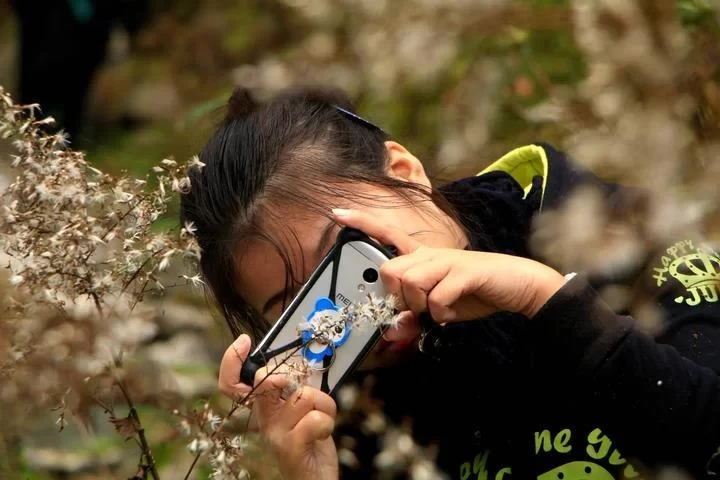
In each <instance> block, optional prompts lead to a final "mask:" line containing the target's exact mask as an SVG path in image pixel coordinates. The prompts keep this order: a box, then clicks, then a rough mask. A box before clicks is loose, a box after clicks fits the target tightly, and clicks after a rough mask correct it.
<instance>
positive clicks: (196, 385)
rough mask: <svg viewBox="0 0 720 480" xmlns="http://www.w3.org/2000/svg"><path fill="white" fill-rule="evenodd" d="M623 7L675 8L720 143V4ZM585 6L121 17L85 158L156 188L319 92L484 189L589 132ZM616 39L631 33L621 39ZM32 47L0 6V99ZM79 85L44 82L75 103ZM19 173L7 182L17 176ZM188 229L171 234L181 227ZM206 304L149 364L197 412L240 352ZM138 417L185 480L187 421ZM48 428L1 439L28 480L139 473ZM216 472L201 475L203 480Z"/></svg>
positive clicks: (77, 140)
mask: <svg viewBox="0 0 720 480" xmlns="http://www.w3.org/2000/svg"><path fill="white" fill-rule="evenodd" d="M56 1H58V2H60V1H61V0H56ZM22 2H23V0H18V1H17V2H16V3H18V4H19V3H22ZM71 3H75V4H81V3H83V2H71ZM120 3H122V2H120ZM126 3H127V4H128V5H129V6H127V7H126V8H138V9H140V8H141V7H137V6H133V5H135V4H137V5H139V4H141V3H142V2H135V3H133V2H126ZM574 3H577V4H581V3H583V2H574ZM606 3H612V2H606ZM615 3H617V2H615ZM623 3H624V2H620V3H619V4H623ZM627 3H628V5H629V4H633V5H634V4H635V3H637V4H638V5H640V6H641V7H642V8H644V9H645V10H648V11H652V12H655V10H657V12H660V13H658V15H660V14H661V13H662V12H663V10H662V9H663V8H666V9H670V10H671V14H672V16H673V18H675V19H677V20H678V22H679V24H680V25H682V29H683V31H684V35H686V37H687V39H688V40H689V47H688V49H689V50H688V53H687V54H685V55H684V58H686V59H689V60H687V63H685V65H686V68H687V71H686V72H684V73H687V74H688V78H689V79H690V80H689V82H690V84H691V85H690V86H689V87H688V90H693V89H696V90H697V91H698V92H699V93H698V94H697V98H702V99H703V102H702V103H701V104H700V106H699V107H698V109H697V111H695V112H694V113H693V115H692V117H693V125H695V126H696V127H697V128H696V131H695V133H696V134H697V135H698V136H700V137H703V138H706V139H709V140H708V141H710V142H714V141H715V139H717V133H718V132H719V131H720V128H719V127H718V122H717V119H718V116H717V113H718V112H719V111H720V108H718V105H720V88H718V86H717V82H718V71H717V69H718V65H720V56H719V55H718V47H719V46H720V42H719V41H718V40H720V29H719V28H718V19H717V15H716V12H715V11H714V9H713V7H714V5H713V4H712V2H711V1H710V0H677V1H665V0H662V1H657V2H655V1H654V0H648V1H644V2H642V1H641V2H629V1H628V2H627ZM619 4H618V5H619ZM575 7H576V8H580V7H578V6H577V5H576V6H575ZM572 8H573V6H572V5H571V2H570V1H569V0H525V1H522V0H516V1H504V0H485V1H480V0H476V1H473V0H446V1H442V0H439V1H433V0H414V1H402V2H401V1H400V0H245V1H242V2H238V1H235V0H202V1H201V0H149V1H148V2H147V3H146V4H143V7H142V10H138V11H136V12H133V11H130V12H125V13H126V14H128V15H129V16H130V17H131V18H133V22H132V28H130V29H128V28H126V27H125V26H123V25H121V24H119V23H118V22H113V23H112V28H111V30H110V34H109V40H108V42H107V46H106V48H105V52H106V53H105V56H104V58H103V59H102V62H101V64H100V66H99V68H98V69H97V71H96V72H95V75H94V76H93V77H92V81H91V83H89V84H88V89H89V96H88V102H87V104H86V108H85V109H84V111H83V112H82V113H83V115H82V126H81V129H80V130H79V132H78V133H77V135H75V136H74V137H73V138H71V139H70V140H71V145H72V146H73V147H74V148H79V149H82V150H84V151H86V152H87V157H88V159H89V160H90V162H91V163H92V164H94V165H97V166H98V167H99V168H101V169H103V170H107V171H109V172H116V173H119V172H122V171H125V170H127V171H129V172H131V173H132V174H136V175H144V174H145V172H146V171H147V170H148V169H149V168H150V167H151V165H153V164H155V163H157V162H158V161H159V160H160V159H163V158H168V157H173V158H175V159H178V160H185V159H187V158H189V157H190V156H192V155H193V154H195V153H196V152H197V151H198V150H199V149H200V148H201V147H202V145H203V142H204V140H205V139H206V138H207V137H208V136H209V133H210V132H211V130H212V129H213V126H214V125H215V124H216V123H217V122H218V121H219V120H220V119H221V118H222V115H223V106H224V104H225V102H226V101H227V98H228V97H229V95H230V93H231V91H232V89H233V88H234V87H235V86H238V85H242V86H248V87H251V88H253V89H255V90H256V91H257V92H258V94H259V95H261V96H262V95H269V94H271V93H272V92H273V91H276V90H278V89H281V88H283V87H285V86H288V85H292V84H294V83H296V82H319V83H325V84H332V85H337V86H340V87H342V88H344V89H346V90H347V91H348V92H349V93H350V94H351V96H352V98H353V99H355V100H356V101H357V105H358V109H359V112H360V113H361V114H362V115H364V116H366V117H368V118H369V119H371V120H373V121H374V122H376V123H378V124H379V125H381V126H382V127H383V128H384V129H386V130H387V131H389V132H390V133H391V134H392V135H393V136H395V137H396V138H397V139H399V141H400V142H402V143H403V144H405V145H407V146H408V147H409V148H410V150H411V151H413V152H414V153H415V154H416V155H417V156H418V157H419V158H421V159H423V161H424V162H425V163H426V165H427V167H428V168H429V170H430V172H431V173H432V174H433V175H434V176H436V177H438V178H453V177H457V176H460V175H464V174H470V173H475V172H477V171H478V170H480V169H481V168H482V167H483V166H485V165H487V164H488V163H489V162H491V161H493V160H494V159H496V158H498V157H499V156H500V155H502V154H503V153H505V152H506V151H508V150H509V149H511V148H513V147H516V146H520V145H523V144H525V143H528V142H532V141H535V140H544V141H549V142H551V143H554V144H557V145H558V146H560V147H564V146H565V143H566V141H567V138H568V137H569V136H570V135H572V134H573V133H574V128H575V127H576V126H577V123H575V122H574V121H570V120H568V119H567V117H562V116H561V115H560V114H559V113H557V112H558V111H557V108H556V107H554V104H553V103H552V98H555V97H557V96H563V95H564V94H565V92H571V91H573V89H574V88H576V87H577V86H578V84H579V83H580V82H582V81H584V80H585V79H586V77H587V76H588V71H589V70H588V53H587V49H586V50H585V51H584V50H583V49H581V48H580V47H579V45H578V32H577V28H576V27H577V25H575V24H574V22H575V21H576V18H577V17H576V16H575V15H574V14H573V10H572ZM618 8H620V7H618ZM652 12H651V13H652ZM657 12H656V13H657ZM133 14H136V15H133ZM648 15H649V14H648ZM610 20H612V19H610V18H609V19H608V21H610ZM38 28H39V29H42V28H43V27H42V24H40V23H38ZM617 28H618V35H620V34H621V28H622V25H618V26H617ZM658 35H660V34H658ZM19 38H20V25H19V19H18V17H17V16H16V15H15V12H14V10H13V9H12V8H11V6H10V4H9V3H7V2H6V1H3V0H0V85H3V86H5V87H6V89H8V90H9V91H10V92H11V93H12V92H15V91H16V89H17V88H18V85H19V56H18V55H19V49H20V45H19V42H20V40H19ZM56 39H57V40H58V41H60V40H62V38H61V37H57V38H56ZM45 41H46V42H52V41H53V40H52V38H47V39H46V40H45ZM46 45H48V52H52V51H56V50H52V49H50V48H49V45H50V44H49V43H46ZM58 54H59V53H58ZM64 54H65V55H68V56H82V55H84V52H83V50H82V49H77V50H73V51H65V52H64ZM66 73H67V72H63V71H62V69H60V70H59V71H55V72H54V73H53V74H52V75H50V76H48V77H47V78H43V79H42V81H43V82H47V83H48V84H53V85H55V86H57V87H59V88H65V86H64V82H66V81H68V80H67V78H66V75H65V74H66ZM692 82H695V83H692ZM577 108H578V109H579V110H580V111H582V109H583V108H584V107H583V106H582V105H578V106H577ZM47 113H52V112H47ZM60 127H63V125H62V122H61V123H60ZM2 148H3V147H2V146H0V153H2ZM3 158H4V157H3ZM6 163H8V162H6ZM8 169H9V166H8V165H7V164H6V165H2V166H0V172H4V173H5V174H6V175H11V174H9V173H7V172H8ZM600 173H603V172H600ZM604 173H606V174H607V175H609V176H612V175H615V174H616V172H615V171H613V170H611V169H609V170H607V171H606V172H604ZM175 213H176V211H175V210H173V209H171V211H170V213H169V215H168V217H167V218H166V219H165V220H164V221H163V223H162V224H161V227H163V226H164V227H166V228H170V227H176V223H177V220H176V218H175ZM203 305H204V298H202V296H198V295H196V294H190V293H187V292H184V293H181V294H179V295H175V298H174V299H173V303H172V304H165V306H164V307H163V311H164V312H172V313H171V314H169V315H166V317H168V318H172V320H162V321H164V322H165V323H164V324H163V325H164V328H165V330H164V336H162V338H160V339H159V340H158V341H157V342H156V343H155V344H154V345H150V346H148V348H147V351H146V352H145V354H146V356H147V357H148V358H153V359H155V360H157V359H161V361H162V362H165V363H166V364H169V365H171V366H172V367H173V369H174V371H175V373H176V377H175V378H174V379H173V381H174V382H175V384H176V386H178V385H179V386H180V387H181V388H180V390H182V393H183V395H185V396H187V397H188V398H190V399H191V400H192V399H201V398H206V397H212V396H214V395H215V392H214V382H215V372H216V367H217V365H218V363H219V358H220V355H221V352H222V351H223V350H224V348H225V345H227V344H228V343H229V341H230V340H231V339H230V338H228V333H227V332H226V331H225V328H224V326H223V325H222V324H221V322H219V321H217V319H214V318H213V317H212V315H211V314H210V313H208V312H206V311H205V310H204V309H203ZM162 321H160V322H161V323H162ZM171 357H172V358H171ZM173 362H174V363H173ZM140 408H141V415H142V417H143V419H144V422H146V429H147V430H148V431H149V432H151V434H150V439H149V440H150V442H151V444H152V445H153V446H154V452H155V455H156V459H157V462H158V465H159V466H160V468H161V471H162V473H163V475H162V476H163V478H182V476H183V475H182V473H180V472H184V470H183V469H186V468H187V465H188V463H189V462H190V461H191V460H192V458H191V457H189V456H188V455H187V454H184V453H183V454H181V453H180V452H182V450H183V449H184V446H185V443H186V442H184V440H183V439H181V438H178V434H177V431H176V430H175V429H174V428H173V426H172V425H173V422H174V419H173V418H172V416H171V415H168V414H167V413H166V412H165V411H164V410H162V409H157V408H155V407H152V406H150V405H147V406H141V407H140ZM35 423H36V424H33V425H28V427H27V431H26V432H25V435H24V436H23V438H15V437H13V438H7V437H6V438H4V440H3V441H4V443H5V445H4V448H5V451H6V452H14V455H16V457H17V458H11V457H10V456H4V458H5V459H4V460H2V461H1V462H5V469H6V470H5V471H8V472H10V471H14V472H15V473H19V478H27V479H56V478H57V479H60V478H72V479H79V478H83V479H90V478H113V477H115V478H127V476H128V474H126V472H129V471H130V470H131V469H132V465H133V464H135V465H136V464H137V459H136V458H135V457H133V456H132V455H133V454H132V453H131V454H126V453H125V451H126V450H127V448H126V445H125V444H123V442H122V440H121V439H118V438H116V437H115V436H113V435H112V432H110V431H109V430H110V427H109V426H107V425H104V424H103V422H101V421H98V422H95V423H93V425H92V428H91V429H90V430H89V431H90V432H91V434H90V435H89V434H88V430H87V429H86V426H83V425H75V426H73V425H70V426H69V427H68V428H67V429H66V431H65V432H63V433H62V434H59V435H56V434H55V433H54V430H56V427H55V426H54V422H53V419H52V415H50V414H49V415H48V418H42V419H38V420H37V422H35ZM1 451H2V450H0V452H1ZM0 457H3V455H0ZM127 465H130V467H127ZM203 468H205V467H203ZM2 471H3V470H2V469H0V472H2ZM20 472H21V473H20ZM117 472H122V473H117ZM207 472H208V470H207V469H206V468H205V469H199V470H198V471H197V478H205V477H206V475H207ZM124 474H125V476H123V475H124ZM3 478H5V477H3Z"/></svg>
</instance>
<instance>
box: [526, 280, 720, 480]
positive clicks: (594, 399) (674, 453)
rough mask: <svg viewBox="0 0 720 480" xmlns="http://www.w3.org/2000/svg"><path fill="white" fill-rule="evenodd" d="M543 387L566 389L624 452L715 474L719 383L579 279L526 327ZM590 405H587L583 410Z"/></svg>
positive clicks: (719, 441) (643, 459)
mask: <svg viewBox="0 0 720 480" xmlns="http://www.w3.org/2000/svg"><path fill="white" fill-rule="evenodd" d="M530 323H531V333H532V337H531V338H532V345H533V346H532V352H533V367H534V368H533V371H534V372H535V374H536V377H535V381H536V382H540V384H541V385H546V386H553V385H557V386H558V387H562V386H565V387H567V385H571V386H572V388H573V389H575V391H576V392H580V393H581V394H582V398H583V399H587V403H584V404H583V405H582V409H583V410H584V411H586V412H587V411H593V412H594V413H595V416H596V418H601V419H602V422H603V429H604V430H605V431H606V432H607V433H608V434H610V435H611V436H612V438H614V439H615V442H616V444H617V445H618V446H619V447H620V448H621V451H624V452H629V453H631V454H632V455H633V458H635V457H636V458H638V459H639V460H640V461H641V462H643V463H645V464H646V465H650V466H652V465H675V466H678V467H681V468H684V469H685V470H687V471H688V472H689V473H691V474H693V475H695V476H697V477H698V478H702V477H704V476H705V475H708V474H709V473H710V472H715V471H717V472H718V473H720V468H718V465H716V464H715V463H720V459H718V458H717V457H718V456H720V454H719V453H718V452H719V450H718V449H719V448H720V377H719V376H718V375H717V374H716V373H715V372H714V371H713V370H712V369H710V368H707V367H704V366H701V365H699V364H698V363H695V362H693V361H691V360H689V359H688V358H685V357H684V356H683V355H682V354H681V353H680V352H678V351H677V350H676V349H675V348H673V347H671V346H667V345H662V344H659V343H657V342H656V341H655V340H654V339H653V338H652V337H650V336H648V335H646V334H644V333H642V332H640V331H639V330H637V329H635V328H634V322H633V320H632V319H631V318H630V317H626V316H619V315H616V314H615V313H614V312H613V311H612V310H611V309H610V308H609V307H608V306H607V305H606V304H605V303H604V302H603V301H602V300H601V299H600V298H599V296H598V295H597V293H596V292H595V291H594V290H593V288H592V287H591V286H590V285H589V283H588V282H587V279H586V278H585V277H584V276H577V277H575V278H574V279H573V280H571V281H569V282H568V283H567V284H566V285H565V286H564V287H563V288H562V289H561V290H560V291H558V292H557V294H556V295H555V296H553V298H551V299H550V301H549V302H548V303H547V304H546V305H545V306H544V307H543V309H542V310H541V311H540V312H539V313H538V314H537V315H536V316H535V317H534V318H533V319H532V320H531V321H530ZM588 403H589V404H588Z"/></svg>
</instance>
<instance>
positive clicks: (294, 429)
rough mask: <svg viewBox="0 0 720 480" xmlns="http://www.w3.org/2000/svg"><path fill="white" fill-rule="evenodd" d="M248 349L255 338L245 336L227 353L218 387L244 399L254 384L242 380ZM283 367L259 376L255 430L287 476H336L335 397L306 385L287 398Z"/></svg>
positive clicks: (322, 479)
mask: <svg viewBox="0 0 720 480" xmlns="http://www.w3.org/2000/svg"><path fill="white" fill-rule="evenodd" d="M249 351H250V337H248V336H247V335H240V336H239V337H238V338H237V340H235V342H234V343H233V344H232V345H231V346H230V347H229V348H228V349H227V350H226V351H225V355H223V359H222V362H221V364H220V376H219V379H218V386H219V387H220V390H221V391H222V392H223V393H224V394H225V395H227V396H229V397H231V398H234V399H239V398H242V396H244V395H247V394H248V393H249V392H250V391H251V387H250V386H248V385H245V384H243V383H240V382H239V381H238V379H239V377H240V370H241V368H242V362H243V361H244V359H245V358H247V355H248V353H249ZM279 371H280V369H278V370H277V371H276V372H275V373H273V374H271V375H269V376H268V370H267V367H266V368H262V369H260V370H258V372H257V374H256V375H255V385H256V389H255V391H254V392H253V393H252V396H253V414H252V416H251V421H252V423H253V425H252V426H251V429H252V430H256V431H259V432H260V433H261V434H262V435H263V437H264V438H265V440H266V441H267V442H268V444H269V445H270V448H271V449H272V450H273V453H274V454H275V456H276V458H277V459H278V462H279V466H280V470H281V472H282V474H283V478H287V479H289V480H294V479H305V478H317V479H320V480H326V479H327V480H337V478H338V475H339V472H338V457H337V451H336V449H335V443H334V441H333V439H332V437H331V434H332V431H333V427H334V425H335V415H336V411H337V410H336V405H335V401H334V400H333V399H332V398H331V397H330V396H329V395H327V394H325V393H323V392H321V391H320V390H318V389H316V388H312V387H307V386H305V387H301V388H299V389H298V390H297V391H296V392H295V393H293V394H292V395H290V397H289V398H288V399H287V400H283V399H282V398H281V392H282V390H283V389H284V388H285V386H286V385H287V382H288V379H287V377H286V376H285V375H283V374H282V373H278V372H279ZM266 377H267V378H266Z"/></svg>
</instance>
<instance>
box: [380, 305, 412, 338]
mask: <svg viewBox="0 0 720 480" xmlns="http://www.w3.org/2000/svg"><path fill="white" fill-rule="evenodd" d="M412 315H413V313H412V312H411V311H409V310H405V311H404V312H400V313H398V314H397V316H396V317H395V321H394V322H393V325H391V326H390V327H389V328H387V329H385V331H384V332H383V338H384V339H385V340H387V341H389V342H392V341H395V340H396V337H397V332H398V330H402V329H403V328H405V327H406V326H407V325H408V324H409V323H410V320H411V318H412Z"/></svg>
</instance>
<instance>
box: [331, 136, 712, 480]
mask: <svg viewBox="0 0 720 480" xmlns="http://www.w3.org/2000/svg"><path fill="white" fill-rule="evenodd" d="M587 184H594V185H595V186H597V187H598V188H601V189H603V190H604V192H605V194H606V195H607V198H608V200H609V203H610V204H613V203H614V204H616V206H618V207H621V206H622V204H623V202H626V201H627V198H628V197H630V196H632V193H628V192H630V191H629V190H628V189H624V188H620V187H618V186H616V185H612V184H608V183H604V182H602V181H600V180H599V179H598V178H597V177H596V176H594V175H592V174H590V173H589V172H587V171H585V170H583V169H581V168H579V167H578V166H577V165H575V164H573V163H572V162H571V161H569V160H568V159H567V158H566V157H565V156H564V155H563V154H562V153H560V152H557V151H556V150H554V149H553V148H552V147H550V146H547V145H542V144H538V145H532V146H528V147H524V148H522V149H518V150H516V151H514V152H511V153H510V154H508V155H506V156H505V157H503V159H500V160H499V161H498V162H496V163H495V164H493V165H492V166H491V167H489V168H488V169H487V170H486V171H484V172H483V173H482V174H481V175H479V176H477V177H473V178H469V179H464V180H461V181H459V182H455V183H453V184H450V185H448V186H446V187H444V193H445V194H446V195H447V196H448V199H449V200H450V201H451V203H453V204H454V206H455V207H456V208H457V210H458V212H459V215H460V217H461V220H462V221H463V223H464V224H465V225H466V227H467V229H468V233H469V236H470V239H471V248H472V249H474V250H486V251H498V252H502V253H510V254H514V255H520V256H530V254H529V252H528V249H527V240H528V236H529V234H530V229H531V222H532V219H533V217H534V215H535V214H536V213H537V212H538V211H540V210H542V211H547V210H549V209H554V208H557V207H559V206H561V205H562V202H563V201H564V200H565V199H567V198H568V196H569V195H570V194H571V193H572V191H573V190H574V189H575V188H577V187H578V186H580V185H587ZM664 250H665V251H662V252H659V253H658V255H657V257H656V255H654V254H653V255H648V258H647V259H646V262H645V263H644V265H636V266H635V269H634V270H633V271H632V272H629V271H626V272H622V275H621V276H622V277H623V278H617V277H616V278H600V277H594V278H588V277H587V276H586V275H584V274H583V273H582V272H579V273H580V274H579V275H578V276H576V277H575V278H573V279H572V280H570V281H569V282H568V283H567V284H566V285H565V287H563V288H562V289H561V290H560V291H559V292H558V293H557V294H556V295H555V296H554V297H553V298H552V299H551V300H550V301H549V302H548V303H547V304H546V305H545V307H544V308H543V309H542V310H541V311H540V312H539V313H538V314H537V315H536V316H535V318H533V319H532V320H528V319H527V318H524V317H522V316H520V315H514V314H497V315H493V316H490V317H488V318H485V319H480V320H476V321H472V322H464V323H459V324H451V325H448V326H446V327H437V328H434V329H433V330H432V331H431V333H430V334H429V335H428V337H427V338H426V341H425V345H426V346H427V347H428V348H427V349H426V351H427V354H425V355H422V356H419V357H418V358H417V359H416V361H414V362H413V364H412V365H411V366H410V367H400V368H395V369H389V370H385V371H382V372H380V373H377V374H375V377H376V378H377V380H376V385H375V389H374V394H375V395H376V396H377V397H378V398H380V399H382V402H383V408H384V409H385V411H386V412H387V414H388V415H389V416H390V418H392V419H394V420H395V421H400V420H402V419H410V420H411V421H412V424H413V433H414V435H415V438H416V439H417V440H418V442H419V443H421V444H423V445H437V446H438V447H439V454H438V456H437V463H438V465H439V466H440V467H441V468H442V469H443V470H444V471H445V472H446V473H447V475H448V477H449V478H457V479H463V480H467V479H505V480H508V479H518V478H519V479H525V478H538V479H540V480H555V479H558V480H580V479H590V480H606V479H611V478H627V479H643V478H649V474H650V472H651V471H652V470H653V469H655V468H656V467H659V466H662V465H676V466H680V467H681V468H683V469H685V470H686V471H688V472H690V473H691V474H692V475H694V476H695V477H696V478H705V477H709V476H710V475H711V473H712V472H718V474H720V465H716V463H717V464H720V458H716V457H720V453H719V452H720V450H719V448H720V377H718V372H720V355H718V353H717V349H718V348H720V308H719V307H718V305H719V304H718V294H717V289H716V286H715V285H716V283H715V282H717V281H718V279H720V273H718V272H720V257H718V255H717V254H716V253H715V252H714V251H712V250H711V249H709V248H707V247H704V246H701V245H700V244H699V243H697V241H696V240H694V239H678V241H677V242H674V243H673V244H672V245H669V246H668V247H667V249H664ZM656 262H657V263H656ZM564 273H568V272H564ZM611 281H612V282H617V281H623V282H626V283H629V284H633V285H641V286H643V287H644V288H647V287H648V286H650V288H654V289H655V296H656V302H657V304H658V305H659V306H660V307H661V309H662V311H663V312H664V313H665V319H664V328H663V330H662V331H661V332H660V333H659V334H658V336H657V337H656V338H651V337H649V336H648V335H646V334H644V333H642V332H641V331H640V330H639V329H637V328H635V326H634V322H633V320H632V319H631V318H630V317H627V316H622V315H618V314H616V313H615V312H613V311H612V310H611V309H610V308H609V307H608V306H607V304H605V302H604V301H603V300H602V299H601V298H600V296H599V295H598V293H597V291H596V288H597V287H598V286H602V285H603V284H605V283H607V282H611ZM348 433H350V434H355V435H357V434H358V433H359V432H357V431H352V429H350V428H349V427H341V428H339V429H338V435H339V436H342V435H345V434H348ZM365 440H366V441H365V442H362V441H361V442H360V443H359V444H358V445H357V446H356V452H357V454H358V457H359V459H360V463H361V465H362V468H360V469H359V470H345V471H344V475H343V477H344V478H370V477H379V476H382V475H380V474H378V473H377V472H375V471H372V470H371V468H370V465H371V464H372V456H373V454H374V453H375V452H376V448H377V445H376V444H375V443H374V442H375V438H374V437H372V436H370V437H365Z"/></svg>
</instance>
